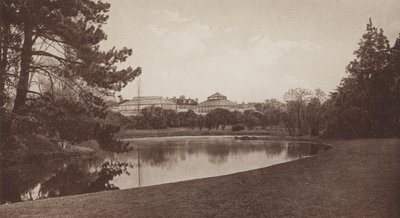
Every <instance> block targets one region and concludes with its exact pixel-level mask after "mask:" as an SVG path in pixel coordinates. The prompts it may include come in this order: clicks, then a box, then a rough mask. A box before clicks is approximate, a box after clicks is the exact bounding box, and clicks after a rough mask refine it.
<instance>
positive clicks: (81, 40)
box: [0, 0, 141, 151]
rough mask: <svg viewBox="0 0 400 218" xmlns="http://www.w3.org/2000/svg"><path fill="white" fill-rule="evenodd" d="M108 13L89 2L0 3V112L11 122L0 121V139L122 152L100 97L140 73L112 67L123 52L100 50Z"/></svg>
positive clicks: (40, 0) (125, 50) (6, 0)
mask: <svg viewBox="0 0 400 218" xmlns="http://www.w3.org/2000/svg"><path fill="white" fill-rule="evenodd" d="M109 10H110V4H108V3H103V2H102V1H97V0H75V1H65V0H32V1H19V0H4V1H1V2H0V11H1V13H0V108H1V110H2V111H3V112H2V114H3V115H4V114H12V116H13V117H14V119H12V120H11V122H5V121H7V120H10V119H5V121H4V120H0V121H1V122H0V123H1V125H0V127H1V128H2V129H6V130H10V131H8V132H9V134H4V132H3V134H2V135H0V137H2V138H4V137H7V136H10V134H26V135H27V134H31V133H32V132H41V133H42V134H47V135H49V136H51V137H57V138H58V139H60V140H67V141H70V142H72V143H76V142H79V141H82V140H85V139H92V138H93V139H97V140H98V141H99V142H100V143H101V144H103V145H104V146H105V144H109V146H106V147H110V149H111V150H116V151H120V150H121V149H122V148H124V147H125V145H124V144H125V143H122V142H116V141H115V140H114V139H113V138H112V137H113V135H114V134H115V133H116V132H118V130H119V127H118V126H114V125H111V124H109V123H106V122H104V121H103V119H104V118H106V108H107V107H106V105H105V104H104V103H103V102H102V97H105V96H111V95H113V94H114V92H115V91H120V90H121V89H122V88H123V87H125V86H126V85H127V84H128V83H129V82H131V81H132V80H133V79H134V78H135V77H137V76H138V75H139V74H140V73H141V69H140V68H136V69H133V68H131V67H127V68H125V69H120V68H119V67H118V66H119V64H120V63H122V62H125V61H126V60H127V58H128V57H129V56H130V55H131V54H132V50H131V49H128V48H122V49H121V50H117V49H115V48H112V49H110V50H108V51H103V50H101V49H100V46H99V45H100V43H101V42H102V41H103V40H106V38H107V36H106V34H105V33H104V32H103V30H102V26H103V25H104V24H105V23H106V22H107V19H108V15H107V13H108V12H109ZM47 81H48V82H47ZM13 93H15V95H14V94H13ZM11 108H12V112H11ZM3 115H2V117H6V116H3ZM0 118H1V117H0ZM5 132H7V131H5ZM0 139H1V138H0Z"/></svg>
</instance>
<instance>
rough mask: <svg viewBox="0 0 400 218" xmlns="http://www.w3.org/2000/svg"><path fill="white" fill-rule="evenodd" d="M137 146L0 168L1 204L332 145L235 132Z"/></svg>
mask: <svg viewBox="0 0 400 218" xmlns="http://www.w3.org/2000/svg"><path fill="white" fill-rule="evenodd" d="M129 142H130V146H132V148H133V150H132V151H130V152H128V153H122V154H116V153H109V152H104V151H101V152H99V154H98V155H96V156H95V157H94V158H92V159H90V160H79V159H73V160H64V161H53V162H42V163H35V164H29V165H23V166H14V167H11V168H6V169H3V170H2V171H1V180H0V203H13V202H20V201H28V200H37V199H43V198H50V197H58V196H66V195H75V194H82V193H90V192H98V191H104V190H115V189H128V188H135V187H143V186H151V185H157V184H164V183H171V182H177V181H184V180H191V179H197V178H205V177H214V176H221V175H227V174H232V173H237V172H243V171H247V170H252V169H258V168H262V167H267V166H271V165H274V164H279V163H284V162H288V161H292V160H296V159H300V158H304V157H309V156H312V155H316V154H318V153H319V152H321V151H324V150H326V149H328V146H325V145H319V144H315V143H299V142H287V141H269V140H236V139H235V138H234V137H221V136H218V137H166V138H146V139H134V140H130V141H129Z"/></svg>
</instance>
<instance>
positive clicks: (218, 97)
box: [207, 92, 227, 100]
mask: <svg viewBox="0 0 400 218" xmlns="http://www.w3.org/2000/svg"><path fill="white" fill-rule="evenodd" d="M207 99H209V100H213V99H215V100H217V99H227V98H226V96H225V95H222V94H221V93H219V92H216V93H214V94H212V95H210V96H209V97H208V98H207Z"/></svg>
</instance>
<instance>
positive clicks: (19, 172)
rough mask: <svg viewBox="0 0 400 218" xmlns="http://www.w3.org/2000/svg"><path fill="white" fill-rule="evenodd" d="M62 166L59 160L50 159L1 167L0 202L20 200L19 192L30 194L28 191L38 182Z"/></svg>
mask: <svg viewBox="0 0 400 218" xmlns="http://www.w3.org/2000/svg"><path fill="white" fill-rule="evenodd" d="M62 166H63V162H61V161H51V162H36V163H33V164H26V165H16V166H13V167H8V168H4V169H1V171H0V173H1V174H0V204H4V203H7V202H10V203H14V202H20V201H21V200H22V198H21V193H26V194H27V195H32V194H31V193H30V191H31V190H32V189H34V188H35V187H36V186H37V184H38V183H41V182H43V181H44V180H46V179H47V178H50V177H51V176H52V175H53V174H54V173H55V172H57V171H58V170H59V169H60V168H62Z"/></svg>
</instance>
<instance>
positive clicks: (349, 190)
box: [0, 139, 400, 217]
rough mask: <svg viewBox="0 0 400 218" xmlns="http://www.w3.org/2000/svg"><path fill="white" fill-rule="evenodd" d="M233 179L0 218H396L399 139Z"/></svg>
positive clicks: (13, 211) (19, 210) (354, 143)
mask: <svg viewBox="0 0 400 218" xmlns="http://www.w3.org/2000/svg"><path fill="white" fill-rule="evenodd" d="M328 143H331V144H333V145H334V146H335V147H334V148H333V149H330V150H329V151H327V152H326V153H324V154H322V155H320V156H315V157H311V158H306V159H302V160H298V161H293V162H290V163H284V164H280V165H275V166H272V167H268V168H263V169H259V170H252V171H248V172H243V173H237V174H233V175H227V176H221V177H215V178H207V179H199V180H192V181H187V182H179V183H173V184H166V185H159V186H153V187H144V188H139V189H131V190H123V191H109V192H101V193H95V194H84V195H78V196H70V197H62V198H54V199H45V200H39V201H32V202H25V203H17V204H11V205H2V206H0V217H400V198H399V197H400V140H398V139H382V140H350V141H330V142H328Z"/></svg>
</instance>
